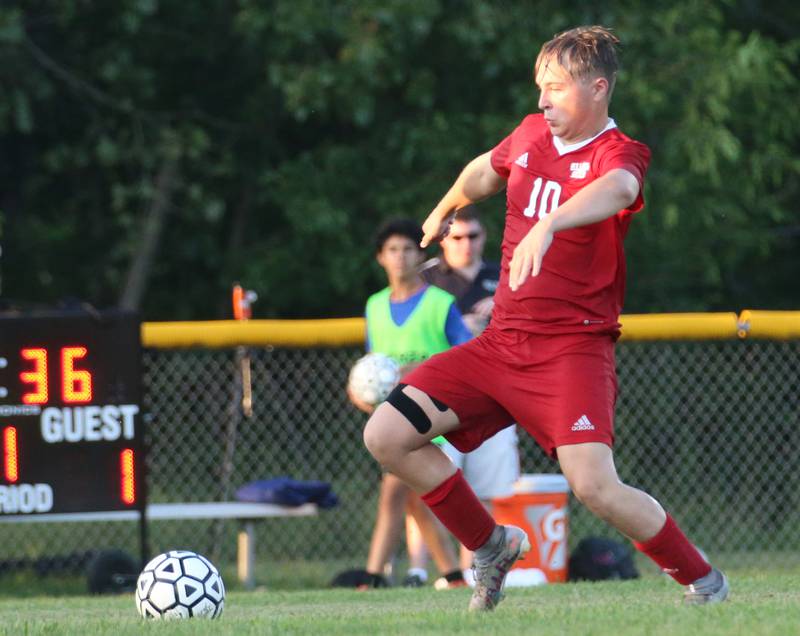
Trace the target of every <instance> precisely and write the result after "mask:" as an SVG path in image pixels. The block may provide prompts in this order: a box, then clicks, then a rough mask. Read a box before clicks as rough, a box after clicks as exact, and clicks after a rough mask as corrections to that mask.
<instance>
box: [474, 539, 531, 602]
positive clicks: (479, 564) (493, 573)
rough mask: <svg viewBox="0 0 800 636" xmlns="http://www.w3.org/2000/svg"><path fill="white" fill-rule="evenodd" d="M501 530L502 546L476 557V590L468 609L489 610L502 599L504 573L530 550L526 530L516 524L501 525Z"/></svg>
mask: <svg viewBox="0 0 800 636" xmlns="http://www.w3.org/2000/svg"><path fill="white" fill-rule="evenodd" d="M500 527H501V529H502V530H503V533H504V536H503V545H502V547H501V548H500V550H499V551H498V552H497V553H496V554H494V555H492V556H491V557H489V558H487V559H485V560H483V559H479V558H478V556H477V555H476V556H475V565H473V566H472V569H473V571H474V572H475V590H474V591H473V592H472V598H471V599H470V601H469V610H470V611H471V612H488V611H491V610H493V609H494V608H495V607H496V606H497V604H498V603H499V602H500V601H502V600H503V587H504V584H505V580H506V574H508V571H509V570H510V569H511V567H512V566H513V565H514V563H515V562H516V561H517V559H519V558H521V557H523V556H525V554H527V552H528V551H529V550H530V549H531V543H530V541H529V540H528V535H527V534H525V531H524V530H522V529H521V528H517V527H516V526H500Z"/></svg>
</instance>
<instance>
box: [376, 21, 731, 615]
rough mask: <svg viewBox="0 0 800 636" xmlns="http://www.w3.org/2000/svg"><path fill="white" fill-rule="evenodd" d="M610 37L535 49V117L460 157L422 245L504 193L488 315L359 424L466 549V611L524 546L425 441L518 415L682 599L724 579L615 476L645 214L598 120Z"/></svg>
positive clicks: (566, 36) (628, 149) (477, 431)
mask: <svg viewBox="0 0 800 636" xmlns="http://www.w3.org/2000/svg"><path fill="white" fill-rule="evenodd" d="M617 44H618V40H617V38H616V37H615V36H614V35H613V34H612V33H611V32H610V31H608V30H607V29H605V28H603V27H598V26H593V27H579V28H576V29H572V30H570V31H566V32H564V33H561V34H559V35H557V36H556V37H555V38H553V39H552V40H550V41H549V42H547V43H545V44H544V45H543V47H542V49H541V51H540V53H539V56H538V58H537V60H536V67H535V81H536V85H537V86H538V88H539V103H538V106H539V109H540V110H541V111H542V113H541V114H536V115H529V116H527V117H525V119H523V121H522V122H521V123H520V125H519V126H517V128H516V129H515V130H514V131H513V132H512V133H511V134H510V135H509V136H508V137H506V138H505V139H503V140H502V141H501V142H500V143H499V144H498V145H497V146H496V147H495V148H494V149H493V150H491V151H490V152H487V153H485V154H482V155H480V156H478V157H476V158H475V159H473V160H472V161H471V162H470V163H469V164H467V166H466V167H465V168H464V170H463V171H462V172H461V174H460V175H459V177H458V178H457V179H456V181H455V183H454V184H453V186H452V187H451V188H450V190H449V191H448V192H447V193H446V194H445V195H444V197H443V198H442V200H441V201H440V202H439V203H438V204H437V206H436V207H435V208H434V209H433V211H432V212H431V213H430V215H429V216H428V218H427V220H426V221H425V223H424V224H423V230H424V232H425V236H424V238H423V240H422V245H423V246H426V245H428V244H429V243H431V242H433V241H437V240H440V239H441V238H442V237H443V236H445V235H446V234H447V231H448V228H449V224H450V222H451V221H452V219H453V215H454V214H455V212H456V211H457V210H458V209H459V208H462V207H464V206H466V205H469V204H470V203H472V202H475V201H479V200H481V199H484V198H486V197H488V196H490V195H492V194H495V193H497V192H499V191H500V190H501V189H503V188H506V206H507V211H506V223H505V232H504V236H503V245H502V263H501V268H502V271H501V277H500V285H499V287H498V290H497V293H496V295H495V308H494V311H493V314H492V320H491V323H490V324H489V327H488V329H487V330H486V331H484V332H483V333H482V334H481V335H480V336H479V337H477V338H475V339H474V340H471V341H470V342H468V343H466V344H463V345H460V346H458V347H456V348H454V349H451V350H449V351H447V352H445V353H441V354H438V355H436V356H434V357H432V358H430V359H429V360H428V361H426V362H425V363H424V364H423V365H422V366H420V367H418V368H417V369H416V370H415V371H413V372H412V373H411V374H409V375H408V376H407V377H406V378H405V379H404V384H401V385H400V386H398V387H397V389H395V391H394V392H393V393H392V395H391V396H390V397H389V399H387V401H386V402H384V403H383V404H382V405H381V406H380V407H379V408H378V409H377V410H376V411H375V413H374V414H373V416H372V417H371V418H370V421H369V422H368V423H367V427H366V429H365V431H364V441H365V444H366V445H367V448H368V449H369V451H370V452H371V453H372V455H373V456H374V457H375V458H376V459H377V460H378V461H379V462H380V463H381V464H383V466H384V467H385V468H386V469H387V470H389V471H391V472H392V473H394V474H396V475H397V476H399V477H400V478H401V479H402V480H403V481H405V482H406V483H408V484H409V485H410V486H411V488H413V489H414V490H415V491H416V492H418V493H420V494H421V495H422V499H423V500H424V501H425V503H426V504H427V505H428V506H429V507H430V508H431V510H433V512H434V513H435V514H436V516H437V517H438V518H439V519H440V520H441V521H442V522H443V523H444V525H445V526H447V528H448V529H449V530H450V531H451V532H452V533H453V534H454V535H455V536H456V537H457V538H458V539H459V540H460V541H461V542H462V543H463V544H464V545H465V546H466V547H467V548H469V549H471V550H474V551H475V570H476V578H477V582H476V583H477V584H476V587H475V590H474V593H473V596H472V599H471V600H470V609H471V610H477V611H482V610H491V609H494V607H495V606H496V605H497V603H498V602H499V601H500V600H501V598H502V586H503V582H504V580H505V576H506V573H507V572H508V570H509V569H510V567H511V566H512V565H513V563H514V561H515V560H516V559H518V558H519V557H520V556H521V555H523V554H524V553H525V552H526V551H527V550H529V549H530V543H529V541H528V537H527V536H526V535H525V533H524V532H523V531H522V530H521V529H520V528H516V527H513V526H499V525H497V524H496V523H495V522H494V521H493V519H492V518H491V516H489V514H488V513H487V512H486V511H485V509H484V508H483V507H482V506H481V504H480V502H479V501H478V500H477V498H476V497H475V494H474V493H473V492H472V490H471V489H470V487H469V486H468V484H467V483H466V481H465V480H464V478H463V476H462V475H461V473H460V472H459V471H457V470H456V469H455V467H454V466H453V464H452V463H451V462H450V461H449V460H448V459H447V458H446V457H445V456H444V454H443V453H442V452H441V451H440V450H439V449H438V448H436V447H435V446H433V445H432V444H430V440H431V439H432V438H434V437H435V436H437V435H440V434H443V435H444V436H445V437H446V438H447V439H448V440H449V441H450V442H451V443H452V444H453V445H454V446H455V447H456V448H458V449H459V450H461V451H462V452H468V451H470V450H472V449H474V448H476V447H477V446H478V445H479V444H480V443H481V441H482V440H484V439H486V438H488V437H490V436H491V435H492V434H494V433H495V432H496V431H497V430H499V429H501V428H504V427H506V426H508V425H510V424H511V423H512V422H514V421H516V422H517V423H518V424H519V425H520V426H521V427H522V428H524V429H525V430H526V431H528V432H529V433H530V434H531V435H533V437H534V438H535V439H536V441H537V442H538V443H539V444H540V445H541V446H542V447H543V448H544V449H545V450H546V451H547V452H548V453H550V454H551V455H552V456H554V457H555V458H556V459H557V460H558V462H559V464H560V466H561V470H562V472H563V473H564V476H565V477H566V478H567V480H568V481H569V484H570V487H571V489H572V492H573V493H574V494H575V496H576V497H577V498H578V499H579V500H580V501H581V502H582V503H583V504H584V505H586V506H587V507H588V508H589V509H590V510H591V511H592V512H593V513H594V514H596V515H597V516H599V517H600V518H602V519H604V520H606V521H607V522H608V523H610V524H611V525H612V526H614V527H615V528H617V529H618V530H619V531H620V532H622V533H623V534H624V535H626V536H627V537H629V538H630V539H631V540H633V541H634V543H635V545H636V547H637V548H638V549H639V550H641V551H642V552H643V553H645V554H646V555H647V556H649V557H650V558H651V559H653V560H654V561H655V562H656V563H657V564H658V565H659V566H660V567H661V568H662V569H663V570H664V571H665V572H667V573H669V574H670V575H671V576H672V577H673V578H674V579H675V580H676V581H678V582H679V583H680V584H682V585H685V586H686V591H685V593H684V599H685V601H686V602H689V603H709V602H718V601H722V600H724V599H725V598H726V597H727V594H728V581H727V578H726V577H725V575H724V574H723V573H722V572H721V571H720V570H718V569H716V568H712V567H711V565H709V564H708V563H707V562H706V560H705V559H704V558H703V557H702V556H701V555H700V553H699V552H698V550H697V549H696V548H695V547H694V545H692V543H690V541H689V540H688V539H687V538H686V536H685V535H684V534H683V532H682V531H681V530H680V528H679V527H678V525H677V524H676V523H675V521H674V520H673V519H672V517H670V516H669V515H668V514H667V513H666V512H665V511H664V509H663V508H662V507H661V505H660V504H659V503H658V502H657V501H656V500H655V499H653V498H652V497H650V495H648V494H646V493H644V492H642V491H641V490H637V489H635V488H632V487H630V486H627V485H625V484H623V483H622V482H621V481H620V480H619V477H618V476H617V472H616V469H615V467H614V459H613V454H612V446H613V442H614V431H613V416H614V404H615V401H616V395H617V379H616V370H615V362H614V343H615V341H616V339H617V337H618V336H619V333H620V331H619V329H620V324H619V321H618V319H619V314H620V311H621V309H622V300H623V295H624V285H625V255H624V251H623V239H624V238H625V234H626V232H627V230H628V226H629V224H630V222H631V218H632V216H633V214H634V213H636V212H638V211H639V210H641V209H642V207H643V205H644V200H643V197H642V188H643V184H644V177H645V173H646V171H647V167H648V164H649V161H650V151H649V150H648V148H647V147H646V146H644V145H643V144H641V143H639V142H636V141H634V140H632V139H630V138H629V137H627V136H625V135H624V134H623V133H622V132H621V131H620V130H619V129H618V128H617V126H616V124H615V122H614V121H613V120H612V119H610V118H609V116H608V105H609V102H610V99H611V94H612V92H613V89H614V83H615V81H616V75H617V67H618V64H617V55H616V45H617Z"/></svg>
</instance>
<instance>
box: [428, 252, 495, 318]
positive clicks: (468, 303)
mask: <svg viewBox="0 0 800 636" xmlns="http://www.w3.org/2000/svg"><path fill="white" fill-rule="evenodd" d="M420 274H421V275H422V278H423V279H424V280H425V281H426V282H428V283H430V284H431V285H436V286H437V287H440V288H441V289H444V290H445V291H446V292H450V293H451V294H453V296H455V297H456V306H457V307H458V309H459V311H460V312H461V313H462V314H464V315H466V314H470V313H472V308H473V306H474V305H475V303H477V302H478V301H480V300H483V299H484V298H486V297H488V296H494V292H495V290H496V289H497V284H498V281H499V280H500V264H499V263H486V262H484V263H483V264H482V265H481V269H480V271H478V275H477V276H476V277H475V280H473V281H472V282H470V281H468V280H467V279H466V278H465V277H464V276H462V275H461V274H459V273H458V272H457V271H456V270H454V269H453V268H452V267H450V266H449V265H448V264H447V263H446V262H445V261H444V259H443V258H432V259H430V260H428V261H426V262H425V263H424V264H423V265H422V271H421V272H420Z"/></svg>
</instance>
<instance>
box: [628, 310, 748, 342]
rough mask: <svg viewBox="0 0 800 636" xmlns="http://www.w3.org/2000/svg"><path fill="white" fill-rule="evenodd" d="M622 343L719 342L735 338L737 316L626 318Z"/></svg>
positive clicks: (685, 315)
mask: <svg viewBox="0 0 800 636" xmlns="http://www.w3.org/2000/svg"><path fill="white" fill-rule="evenodd" d="M619 321H620V323H622V337H621V338H620V339H621V340H719V339H726V338H735V337H736V334H737V331H738V328H739V322H738V319H737V316H736V314H735V313H733V312H730V313H716V314H702V313H691V314H625V315H622V316H620V317H619Z"/></svg>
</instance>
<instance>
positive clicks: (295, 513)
mask: <svg viewBox="0 0 800 636" xmlns="http://www.w3.org/2000/svg"><path fill="white" fill-rule="evenodd" d="M318 512H319V509H318V507H317V505H316V504H312V503H308V504H303V505H301V506H296V507H290V506H279V505H276V504H266V503H263V504H262V503H243V502H236V501H231V502H217V501H211V502H202V503H153V504H148V505H147V509H146V512H145V515H146V518H147V521H167V520H171V521H175V520H180V519H237V520H238V521H239V535H238V540H237V546H238V548H237V559H236V565H237V567H236V570H237V574H238V577H239V581H241V583H242V585H243V586H244V587H245V588H246V589H252V588H253V587H255V583H256V582H255V572H254V569H255V559H256V536H255V523H256V521H259V520H262V519H270V518H275V517H309V516H313V515H316V514H317V513H318ZM138 520H139V512H138V511H137V510H118V511H112V512H74V513H54V514H40V515H0V523H56V522H58V523H61V522H81V521H83V522H87V521H138Z"/></svg>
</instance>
